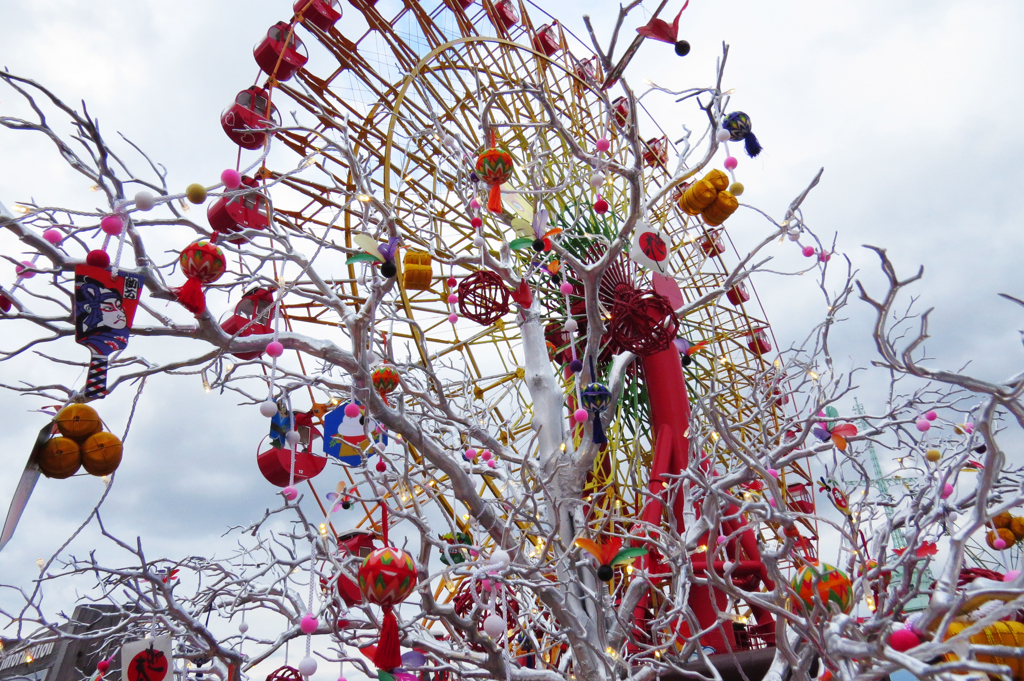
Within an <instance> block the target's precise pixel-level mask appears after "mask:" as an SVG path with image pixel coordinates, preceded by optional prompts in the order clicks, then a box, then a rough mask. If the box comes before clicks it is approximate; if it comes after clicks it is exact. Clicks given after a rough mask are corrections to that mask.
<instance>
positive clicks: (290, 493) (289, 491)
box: [281, 485, 299, 501]
mask: <svg viewBox="0 0 1024 681" xmlns="http://www.w3.org/2000/svg"><path fill="white" fill-rule="evenodd" d="M281 494H283V495H284V498H285V499H287V500H288V501H295V497H297V496H299V490H297V489H295V488H294V487H292V486H291V485H288V486H287V487H285V488H284V489H283V490H281Z"/></svg>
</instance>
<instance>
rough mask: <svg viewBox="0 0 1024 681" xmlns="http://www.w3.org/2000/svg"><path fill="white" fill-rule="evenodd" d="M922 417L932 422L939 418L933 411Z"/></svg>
mask: <svg viewBox="0 0 1024 681" xmlns="http://www.w3.org/2000/svg"><path fill="white" fill-rule="evenodd" d="M924 417H925V418H926V419H928V420H929V421H934V420H935V419H937V418H939V415H938V414H936V413H935V412H934V411H930V412H928V413H927V414H925V415H924Z"/></svg>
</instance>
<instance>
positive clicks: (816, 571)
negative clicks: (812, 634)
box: [790, 563, 853, 614]
mask: <svg viewBox="0 0 1024 681" xmlns="http://www.w3.org/2000/svg"><path fill="white" fill-rule="evenodd" d="M790 586H791V587H792V588H793V591H794V592H796V598H794V599H793V600H792V604H793V610H794V612H796V613H798V614H810V613H811V612H812V611H813V610H814V606H815V598H814V592H815V591H817V593H818V598H819V599H820V600H821V603H822V605H824V606H825V609H826V611H828V610H830V604H833V603H834V604H835V605H836V606H837V607H838V608H839V612H841V613H844V614H849V612H850V609H851V608H852V607H853V585H852V584H851V583H850V578H849V577H847V576H846V574H845V573H844V572H843V571H842V570H840V569H839V568H836V567H833V566H832V565H829V564H828V563H815V564H811V565H805V566H804V567H803V568H801V570H800V571H799V572H798V573H797V575H796V576H795V577H794V578H793V581H792V582H791V583H790Z"/></svg>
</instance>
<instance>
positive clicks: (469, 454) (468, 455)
mask: <svg viewBox="0 0 1024 681" xmlns="http://www.w3.org/2000/svg"><path fill="white" fill-rule="evenodd" d="M462 458H463V459H465V460H466V461H472V460H473V459H475V458H476V450H475V449H467V450H466V452H465V453H464V454H463V455H462Z"/></svg>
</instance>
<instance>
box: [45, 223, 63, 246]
mask: <svg viewBox="0 0 1024 681" xmlns="http://www.w3.org/2000/svg"><path fill="white" fill-rule="evenodd" d="M43 238H44V239H46V240H47V241H48V242H49V243H51V244H53V245H54V246H56V245H57V244H59V243H60V242H61V239H63V238H64V235H63V234H61V233H60V230H59V229H54V228H53V227H51V228H50V229H48V230H46V231H45V232H43Z"/></svg>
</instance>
